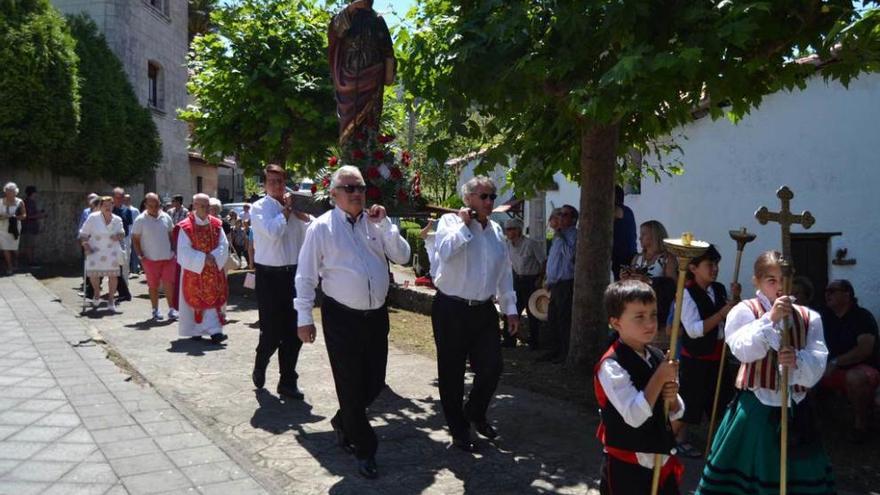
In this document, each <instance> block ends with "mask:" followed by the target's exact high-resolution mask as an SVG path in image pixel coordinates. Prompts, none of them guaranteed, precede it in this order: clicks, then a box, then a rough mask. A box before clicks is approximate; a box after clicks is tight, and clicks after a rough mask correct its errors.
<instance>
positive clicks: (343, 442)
mask: <svg viewBox="0 0 880 495" xmlns="http://www.w3.org/2000/svg"><path fill="white" fill-rule="evenodd" d="M330 426H332V427H333V432H334V433H336V445H339V447H340V448H342V450H344V451H345V453H347V454H354V445H352V444H351V442H349V441H348V439H347V438H345V432H344V431H342V425H340V424H337V422H336V418H335V417H334V418H333V419H331V420H330Z"/></svg>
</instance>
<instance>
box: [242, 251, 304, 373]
mask: <svg viewBox="0 0 880 495" xmlns="http://www.w3.org/2000/svg"><path fill="white" fill-rule="evenodd" d="M254 268H255V272H256V281H255V283H256V286H255V290H256V293H257V311H258V313H259V318H260V342H259V343H258V344H257V358H256V361H255V362H254V368H257V369H266V367H267V366H269V360H270V359H272V354H274V353H275V351H276V350H277V351H278V369H279V371H280V372H281V379H280V381H279V382H278V384H279V385H285V386H290V387H293V386H295V385H296V380H297V377H298V375H297V374H296V361H297V360H298V359H299V350H300V348H301V347H302V341H301V340H299V336H298V335H297V333H296V327H297V323H296V317H297V315H296V310H294V309H293V298H294V297H295V296H296V287H294V285H293V279H294V277H296V265H293V266H291V267H290V268H289V269H288V270H280V269H278V268H277V267H267V266H265V265H256V266H255V267H254Z"/></svg>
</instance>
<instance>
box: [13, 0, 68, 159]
mask: <svg viewBox="0 0 880 495" xmlns="http://www.w3.org/2000/svg"><path fill="white" fill-rule="evenodd" d="M74 44H75V42H74V40H73V38H72V37H71V35H70V32H69V31H68V29H67V26H66V25H65V22H64V18H63V17H62V16H61V14H59V13H58V12H57V11H56V10H55V9H54V8H52V6H51V5H49V1H48V0H16V1H12V0H0V67H3V70H2V71H0V101H2V102H3V104H2V105H0V167H4V168H9V167H16V168H18V167H21V168H25V169H30V170H35V169H40V168H46V167H48V168H50V169H52V170H56V171H59V170H61V169H62V168H63V167H61V166H60V165H59V163H58V158H59V157H60V156H63V155H64V154H65V153H67V152H68V151H69V150H70V147H71V146H72V145H73V140H74V137H75V135H76V131H77V123H78V121H79V111H80V104H79V81H78V73H77V62H78V60H77V56H76V53H75V52H74Z"/></svg>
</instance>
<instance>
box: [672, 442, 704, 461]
mask: <svg viewBox="0 0 880 495" xmlns="http://www.w3.org/2000/svg"><path fill="white" fill-rule="evenodd" d="M675 450H676V454H678V455H680V456H682V457H687V458H690V459H697V458H700V457H702V456H703V454H702V452H700V451H699V450H697V449H696V448H695V447H694V446H693V445H691V444H690V443H688V442H681V443H678V444H676V445H675Z"/></svg>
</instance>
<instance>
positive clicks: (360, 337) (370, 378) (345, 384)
mask: <svg viewBox="0 0 880 495" xmlns="http://www.w3.org/2000/svg"><path fill="white" fill-rule="evenodd" d="M321 321H322V326H323V327H324V342H325V345H326V346H327V355H328V356H329V357H330V368H331V369H332V370H333V382H334V383H335V385H336V398H337V399H338V400H339V410H338V411H337V412H336V416H335V417H334V418H333V423H334V424H341V425H342V431H343V432H344V433H345V437H346V438H347V439H348V441H349V442H351V443H352V444H354V447H355V455H356V456H357V457H358V459H366V458H368V457H372V456H374V455H375V454H376V448H377V446H378V441H377V439H376V433H375V432H374V431H373V427H372V426H370V421H369V420H368V419H367V408H368V407H369V406H370V404H372V403H373V401H374V400H376V397H378V396H379V393H380V392H381V391H382V389H383V388H384V387H385V367H386V365H387V363H388V329H389V323H388V307H387V306H382V307H381V308H379V309H375V310H372V311H358V310H354V309H351V308H349V307H348V306H345V305H343V304H341V303H339V302H338V301H336V300H334V299H333V298H331V297H328V296H324V301H323V302H322V303H321Z"/></svg>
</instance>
